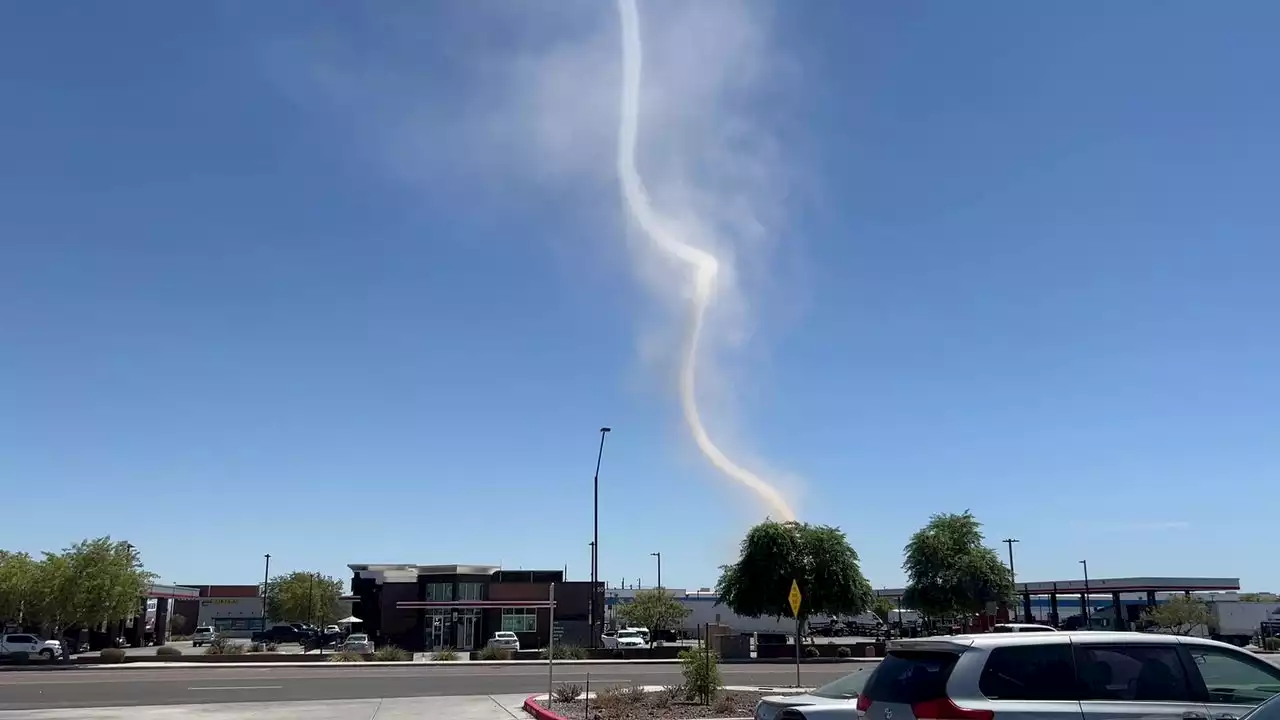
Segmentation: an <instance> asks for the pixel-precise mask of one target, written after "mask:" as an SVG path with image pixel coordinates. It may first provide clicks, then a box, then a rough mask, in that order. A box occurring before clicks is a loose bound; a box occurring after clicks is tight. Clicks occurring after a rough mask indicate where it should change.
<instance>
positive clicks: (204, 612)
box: [174, 584, 263, 637]
mask: <svg viewBox="0 0 1280 720" xmlns="http://www.w3.org/2000/svg"><path fill="white" fill-rule="evenodd" d="M187 587H190V588H194V589H195V591H196V593H197V596H196V597H194V598H189V599H184V600H179V601H178V602H177V603H176V607H175V609H174V612H176V613H177V614H178V615H181V616H182V625H181V627H180V628H179V629H178V630H177V632H180V633H181V634H183V635H190V634H191V633H193V632H195V629H196V627H198V626H206V625H211V626H213V628H214V629H215V630H217V631H218V632H219V633H222V634H224V635H227V636H228V637H249V636H250V635H251V634H253V632H254V631H255V630H261V629H263V610H262V594H261V588H260V587H259V586H257V585H200V584H196V585H188V586H187Z"/></svg>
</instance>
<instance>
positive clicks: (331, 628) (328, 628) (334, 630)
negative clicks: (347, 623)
mask: <svg viewBox="0 0 1280 720" xmlns="http://www.w3.org/2000/svg"><path fill="white" fill-rule="evenodd" d="M340 632H342V631H341V630H339V629H338V626H337V625H325V626H324V634H325V635H336V634H338V633H340Z"/></svg>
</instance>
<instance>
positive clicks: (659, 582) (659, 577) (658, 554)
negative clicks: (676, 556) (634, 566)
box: [649, 552, 662, 590]
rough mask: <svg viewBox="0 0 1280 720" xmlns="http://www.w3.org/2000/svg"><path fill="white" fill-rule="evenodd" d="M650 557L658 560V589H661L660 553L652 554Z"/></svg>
mask: <svg viewBox="0 0 1280 720" xmlns="http://www.w3.org/2000/svg"><path fill="white" fill-rule="evenodd" d="M649 555H650V556H652V557H656V558H658V589H659V590H661V589H662V553H660V552H652V553H649Z"/></svg>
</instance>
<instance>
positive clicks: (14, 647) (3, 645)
mask: <svg viewBox="0 0 1280 720" xmlns="http://www.w3.org/2000/svg"><path fill="white" fill-rule="evenodd" d="M14 653H26V656H27V657H28V658H32V659H35V658H39V659H42V660H53V659H54V658H59V657H62V643H60V642H58V641H57V640H42V639H40V638H38V637H36V636H35V635H32V634H30V633H8V634H5V635H0V658H6V659H8V658H11V657H12V656H13V654H14Z"/></svg>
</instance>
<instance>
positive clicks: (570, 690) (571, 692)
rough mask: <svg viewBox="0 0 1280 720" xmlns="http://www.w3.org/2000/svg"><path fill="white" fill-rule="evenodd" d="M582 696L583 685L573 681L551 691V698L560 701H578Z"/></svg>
mask: <svg viewBox="0 0 1280 720" xmlns="http://www.w3.org/2000/svg"><path fill="white" fill-rule="evenodd" d="M580 697H582V686H581V685H576V684H572V683H566V684H563V685H561V686H560V687H558V688H556V689H555V692H553V693H551V699H552V700H554V701H555V702H558V703H571V702H577V701H578V698H580Z"/></svg>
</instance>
